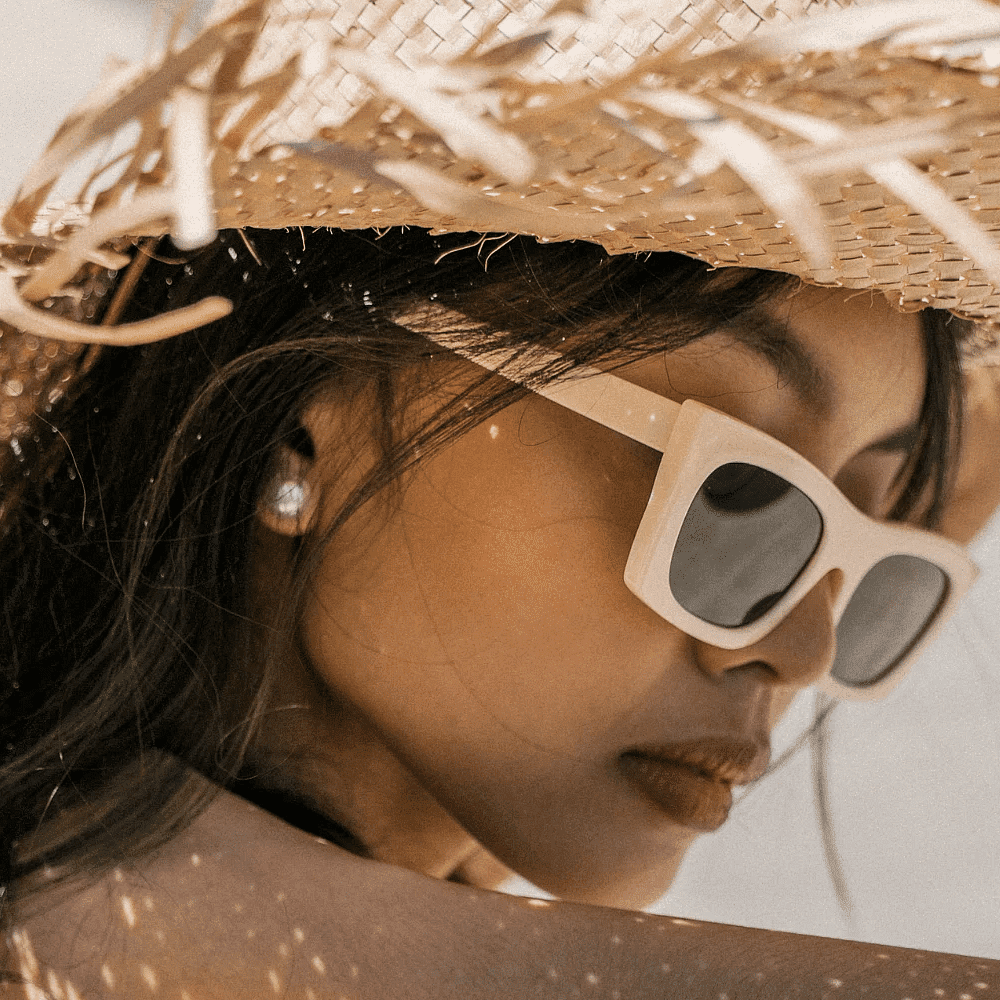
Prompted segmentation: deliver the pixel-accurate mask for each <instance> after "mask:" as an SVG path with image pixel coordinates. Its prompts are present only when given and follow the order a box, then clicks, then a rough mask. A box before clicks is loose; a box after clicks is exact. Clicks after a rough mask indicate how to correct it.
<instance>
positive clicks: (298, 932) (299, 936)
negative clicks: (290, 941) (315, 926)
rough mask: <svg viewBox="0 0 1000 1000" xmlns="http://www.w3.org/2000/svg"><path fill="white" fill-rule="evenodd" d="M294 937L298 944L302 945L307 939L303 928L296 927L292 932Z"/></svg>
mask: <svg viewBox="0 0 1000 1000" xmlns="http://www.w3.org/2000/svg"><path fill="white" fill-rule="evenodd" d="M292 937H293V938H295V943H296V944H302V942H303V941H305V939H306V932H305V931H304V930H303V929H302V928H301V927H296V928H295V929H294V930H293V931H292Z"/></svg>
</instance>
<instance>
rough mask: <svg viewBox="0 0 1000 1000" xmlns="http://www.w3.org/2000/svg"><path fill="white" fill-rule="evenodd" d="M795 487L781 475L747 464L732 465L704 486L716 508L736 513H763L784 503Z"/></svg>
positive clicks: (737, 463)
mask: <svg viewBox="0 0 1000 1000" xmlns="http://www.w3.org/2000/svg"><path fill="white" fill-rule="evenodd" d="M791 488H792V487H791V486H790V485H789V484H788V483H787V482H785V480H784V479H782V478H781V476H776V475H775V474H774V473H773V472H768V470H767V469H762V468H760V466H758V465H750V464H748V463H746V462H729V463H728V464H726V465H722V466H720V467H719V468H718V469H716V470H715V471H714V472H713V473H712V474H711V475H710V476H709V477H708V478H707V479H706V480H705V482H704V483H703V484H702V491H703V494H704V496H705V498H706V500H707V501H708V502H709V504H711V506H712V507H713V508H715V509H716V510H719V511H727V512H729V513H733V514H740V513H746V512H748V511H752V510H761V509H763V508H764V507H767V506H769V505H770V504H772V503H774V502H775V501H777V500H780V499H781V498H782V497H783V496H785V494H786V493H788V491H789V490H790V489H791Z"/></svg>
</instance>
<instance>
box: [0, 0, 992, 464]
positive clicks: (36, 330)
mask: <svg viewBox="0 0 1000 1000" xmlns="http://www.w3.org/2000/svg"><path fill="white" fill-rule="evenodd" d="M182 22H183V18H182V16H181V14H180V13H178V14H177V16H176V17H175V19H174V21H173V22H172V23H171V25H170V30H169V31H168V32H167V35H168V37H167V39H166V42H165V45H164V46H163V48H162V50H161V51H160V52H158V53H155V54H151V55H150V56H149V57H148V58H147V59H146V60H145V61H144V62H143V63H142V64H141V65H138V66H132V67H128V68H125V69H120V70H118V71H117V72H115V73H114V74H112V75H110V76H109V77H108V78H107V79H106V80H105V81H104V82H103V83H102V85H101V86H100V87H99V88H98V90H97V91H96V92H95V93H94V94H92V95H91V96H90V97H89V98H87V100H85V101H84V102H83V103H82V104H81V105H80V106H79V107H78V108H77V109H76V110H75V112H74V113H73V114H72V115H71V116H70V117H69V118H68V119H67V120H66V122H65V123H64V125H63V126H62V128H61V129H60V130H59V132H58V133H57V135H56V137H55V138H54V139H53V141H52V144H51V145H50V147H49V149H48V150H47V152H46V153H45V154H44V155H43V156H42V158H41V160H40V161H39V162H38V163H37V164H36V165H35V167H34V168H33V170H32V171H31V172H30V174H29V176H28V177H27V178H25V180H24V183H23V185H22V187H21V189H20V192H19V194H18V195H17V197H16V199H15V200H14V202H13V203H12V204H11V205H10V206H9V207H8V208H7V210H6V212H5V213H4V215H3V220H2V226H3V231H2V233H0V321H2V322H3V324H6V325H5V326H4V327H3V336H2V337H0V379H2V388H0V439H6V440H9V441H11V442H12V447H13V448H14V450H15V453H16V452H17V450H18V447H19V446H18V437H19V435H24V434H25V433H26V432H27V431H28V430H29V429H30V426H31V423H30V413H31V412H32V411H38V410H43V409H44V408H45V407H46V406H48V405H50V404H51V402H52V401H53V400H55V399H56V398H57V397H58V396H59V395H60V394H61V393H62V392H63V391H64V390H65V387H66V385H67V384H72V382H73V379H74V378H75V376H76V373H77V372H78V370H79V367H80V365H81V358H82V357H83V354H82V352H81V347H80V343H81V342H85V341H86V342H91V343H93V342H111V343H115V342H117V343H138V342H143V341H148V340H152V339H158V338H161V337H164V336H171V335H173V334H176V333H178V332H181V331H183V330H186V329H191V328H192V327H194V326H197V325H200V324H202V323H204V322H208V321H210V320H212V319H214V318H217V317H219V316H221V315H223V314H224V313H225V312H226V310H227V309H228V304H227V303H225V302H224V301H223V300H220V299H209V300H206V301H205V302H203V303H202V304H201V305H199V306H195V307H191V308H189V309H188V310H185V311H182V312H180V313H168V314H166V315H164V316H161V317H157V318H155V319H153V320H150V321H148V322H147V323H144V324H138V325H134V326H131V327H115V326H114V325H113V323H112V325H109V322H108V321H109V319H110V320H112V321H113V319H114V316H115V315H116V313H117V311H118V308H117V303H112V305H111V307H110V309H109V308H107V299H108V296H109V293H110V292H111V290H112V289H113V287H114V284H113V280H112V277H113V272H115V271H116V270H118V269H121V268H123V267H125V266H126V265H127V263H128V260H129V258H128V256H126V255H124V251H126V250H127V249H128V248H130V247H131V246H132V245H133V244H134V242H135V240H136V239H137V238H141V237H147V236H158V235H162V234H166V233H169V234H170V235H171V236H172V238H173V240H174V243H175V244H176V245H177V246H178V247H180V248H182V249H192V248H195V247H197V246H200V245H203V244H205V243H207V242H209V241H211V239H212V238H213V236H214V234H215V232H216V230H217V229H223V228H236V227H285V226H334V227H341V228H361V227H371V226H374V227H383V226H385V227H388V226H396V225H404V224H411V225H418V226H423V227H426V228H428V229H431V230H434V231H437V232H467V231H473V232H477V233H482V234H492V236H491V237H490V238H493V237H495V238H497V239H500V238H501V237H502V236H503V235H506V234H514V233H524V234H531V235H534V236H536V237H538V238H539V239H542V240H566V239H585V240H591V241H595V242H598V243H600V244H602V245H603V246H605V247H606V248H607V249H608V250H609V251H610V252H611V253H624V252H636V251H642V252H646V251H651V250H674V251H679V252H682V253H685V254H690V255H693V256H695V257H699V258H701V259H702V260H705V261H708V262H710V263H712V264H714V265H719V266H748V267H758V268H768V269H777V270H781V271H787V272H791V273H794V274H798V275H800V276H802V277H803V278H804V279H806V280H808V281H811V282H814V283H817V284H829V285H840V286H844V287H847V288H870V289H876V290H880V291H882V292H884V293H885V294H886V295H887V296H888V297H889V299H890V301H892V302H893V303H894V304H896V305H897V306H899V307H900V308H902V309H919V308H923V307H924V306H927V305H934V306H937V307H940V308H946V309H951V310H953V311H954V312H956V313H958V314H960V315H962V316H966V317H970V318H978V319H986V320H989V319H992V318H995V317H997V316H1000V245H998V237H997V235H995V234H996V233H998V232H1000V110H998V109H1000V103H998V98H1000V92H998V84H1000V73H998V70H1000V6H996V5H994V4H993V3H990V2H987V0H947V2H946V3H944V2H941V0H883V2H870V3H858V4H853V5H852V4H850V3H848V2H847V0H844V2H843V3H837V2H836V0H830V2H811V0H775V2H773V3H768V2H766V0H603V2H601V0H342V2H340V0H249V2H247V0H222V2H221V3H219V4H218V5H217V7H216V10H215V11H214V13H213V15H212V17H211V18H210V20H209V23H208V25H207V26H206V27H204V28H203V29H202V30H201V31H200V32H199V33H197V34H196V35H195V36H194V37H193V38H191V39H190V40H188V41H187V42H185V43H183V44H182V43H181V42H180V41H179V40H178V39H179V38H180V37H181V35H182V34H183V33H184V26H183V23H182ZM116 135H117V136H118V137H119V138H118V144H117V145H114V144H113V143H112V140H113V139H114V137H115V136H116ZM109 144H110V145H109ZM88 155H89V156H90V157H91V158H92V159H91V166H90V168H89V169H90V174H89V176H87V175H86V171H85V172H84V175H83V177H82V179H81V174H80V170H81V168H80V166H79V164H80V163H85V162H87V160H86V158H87V156H88ZM94 157H96V161H95V160H94ZM74 171H75V173H74ZM73 177H75V178H76V179H75V181H73V182H72V183H73V184H75V185H76V187H75V188H73V187H70V189H69V190H66V187H67V184H68V183H69V182H68V181H67V178H73ZM119 286H121V282H119ZM122 294H124V292H123V291H122V289H121V287H119V295H118V298H119V299H121V296H122ZM101 312H103V313H104V320H103V325H100V326H98V325H95V324H94V317H96V316H97V315H99V314H100V313H101ZM48 338H55V339H48Z"/></svg>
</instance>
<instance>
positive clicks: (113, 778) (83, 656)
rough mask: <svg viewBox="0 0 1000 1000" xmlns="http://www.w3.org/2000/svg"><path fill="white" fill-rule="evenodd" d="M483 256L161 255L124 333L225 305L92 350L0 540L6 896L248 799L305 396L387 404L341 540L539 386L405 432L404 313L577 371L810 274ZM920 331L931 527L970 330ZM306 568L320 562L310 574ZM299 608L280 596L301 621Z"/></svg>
mask: <svg viewBox="0 0 1000 1000" xmlns="http://www.w3.org/2000/svg"><path fill="white" fill-rule="evenodd" d="M470 240H473V242H475V244H476V245H477V246H478V247H479V252H478V253H476V252H473V251H472V250H470V249H468V246H467V245H468V244H469V243H470ZM463 244H465V245H466V247H465V249H462V247H463ZM489 247H490V244H488V243H485V242H484V241H482V240H481V239H480V238H478V237H475V238H473V237H464V238H463V237H461V236H454V235H452V236H449V237H441V238H434V237H431V236H430V235H428V234H427V233H425V232H423V231H420V230H406V231H392V232H390V233H388V234H378V233H373V232H356V233H355V232H347V233H345V232H339V231H328V230H315V231H305V230H291V231H267V232H264V231H261V232H253V233H252V234H246V235H244V234H242V233H238V232H231V233H227V234H225V235H223V236H221V237H220V239H219V240H218V241H217V242H216V243H215V244H214V245H213V246H212V247H210V248H208V249H207V250H205V251H204V252H201V253H199V254H196V255H193V256H190V257H189V258H187V259H185V260H176V259H170V254H171V250H170V249H169V248H168V249H166V250H164V249H163V248H161V249H160V250H159V251H158V255H159V257H160V258H161V259H157V260H153V261H151V262H150V264H149V266H148V268H147V270H146V272H145V274H144V275H143V277H142V279H141V281H140V282H139V284H138V286H137V287H136V290H135V292H134V295H133V296H132V298H131V302H130V304H129V306H128V308H127V311H126V314H125V316H124V317H123V318H124V319H126V320H129V319H138V318H141V317H144V316H148V315H151V314H154V313H157V312H160V311H162V310H163V309H165V308H175V307H178V306H181V305H184V304H187V303H190V302H192V301H195V300H197V299H199V298H201V297H203V296H204V295H206V294H221V295H225V296H227V297H228V298H230V299H231V300H232V301H233V302H234V304H235V310H234V312H233V314H232V316H231V317H229V318H227V319H225V320H223V321H220V322H218V323H215V324H212V325H211V326H209V327H207V328H205V329H201V330H197V331H194V332H191V333H188V334H186V335H184V336H181V337H177V338H175V339H173V340H168V341H165V342H162V343H157V344H152V345H149V346H146V347H142V348H128V349H120V348H119V349H112V348H105V349H103V350H102V351H101V352H100V354H99V356H98V358H97V360H96V362H95V363H94V364H93V365H92V366H91V367H90V369H89V370H88V371H87V373H86V374H85V376H83V381H82V382H81V384H80V389H81V391H80V392H79V393H77V394H75V396H74V399H73V400H71V401H69V402H68V403H67V405H66V406H65V407H64V408H63V409H62V411H61V412H58V413H57V414H55V415H53V416H52V417H51V423H52V426H51V433H49V432H48V431H46V432H45V434H46V435H47V437H46V438H45V439H44V440H43V441H42V442H41V444H42V447H40V448H39V457H38V459H37V460H36V461H35V463H34V467H33V469H32V470H31V472H32V474H31V475H29V476H28V478H27V479H26V480H25V481H24V484H23V492H22V493H21V494H20V496H19V501H18V504H17V505H16V507H15V508H14V509H12V510H11V511H9V512H8V513H7V515H6V517H5V519H4V522H3V525H2V530H3V540H2V551H0V561H2V565H0V588H2V595H3V612H4V615H5V619H4V620H5V623H6V628H5V630H4V632H3V639H2V642H3V651H2V655H0V663H2V668H0V669H2V675H0V731H2V733H3V739H2V741H0V803H2V810H0V885H2V886H6V887H8V892H7V897H6V898H7V899H8V900H9V899H10V898H11V897H12V895H13V894H14V893H13V892H12V891H10V890H11V889H16V891H17V893H18V894H22V895H23V894H25V893H27V892H29V891H31V887H32V886H33V885H34V884H35V883H36V882H38V881H39V880H38V879H36V878H35V876H38V875H39V874H40V873H41V871H42V869H43V868H45V867H51V869H52V873H53V874H54V876H55V880H58V878H60V877H63V876H72V875H77V874H86V873H88V872H92V873H96V872H99V871H102V870H104V869H106V868H107V867H108V866H110V865H113V864H121V863H127V862H128V860H129V859H130V858H136V857H138V856H140V855H141V854H142V853H143V852H145V851H146V850H148V849H150V848H152V847H154V846H156V845H158V844H160V843H163V842H164V841H166V840H167V839H169V837H170V836H172V835H173V833H174V832H175V831H177V830H178V829H180V828H181V827H182V826H183V825H184V824H185V823H186V822H188V821H189V820H190V819H191V818H193V816H194V815H196V814H197V811H198V810H199V809H200V808H202V807H203V806H204V804H205V801H206V799H205V795H206V793H205V792H204V789H203V786H201V785H198V786H195V785H193V784H192V783H191V782H190V781H189V779H188V777H187V776H188V775H189V774H190V773H191V771H194V772H198V773H200V774H202V775H204V776H206V777H208V778H209V779H211V781H212V782H214V783H216V784H218V785H221V786H225V787H230V788H236V790H241V780H243V778H245V773H244V764H245V761H246V759H247V754H248V748H250V746H251V745H252V743H253V740H254V735H255V732H256V729H257V726H258V722H259V720H260V717H261V713H262V712H263V710H264V707H265V705H266V704H267V699H268V691H269V689H270V684H271V673H270V670H271V668H270V665H269V660H268V657H267V656H266V655H261V654H260V653H259V651H258V650H256V649H255V648H254V645H253V642H252V641H251V639H250V637H249V629H248V628H247V627H246V622H247V617H248V615H249V614H250V603H249V601H248V594H247V575H248V574H247V572H246V569H247V560H248V553H249V551H250V539H251V528H252V524H253V515H254V512H255V507H256V503H257V500H258V494H259V491H260V489H261V487H262V484H263V483H265V482H266V481H267V479H268V476H269V470H270V468H271V463H272V462H273V457H274V454H275V451H276V449H277V448H278V446H279V445H280V444H282V443H285V444H288V445H290V446H291V447H294V448H298V449H300V450H307V449H308V448H309V447H310V445H309V441H308V438H307V436H305V435H304V432H303V430H302V428H301V425H300V415H301V414H302V412H303V409H304V407H305V406H306V404H307V403H308V402H309V400H310V399H312V398H314V397H315V396H316V394H317V393H320V392H337V393H339V394H341V395H342V396H343V398H345V399H348V400H349V399H354V398H357V399H360V398H361V397H362V396H363V397H364V398H365V400H366V401H367V400H373V401H374V403H375V405H374V406H371V405H366V406H364V407H358V414H359V420H360V419H364V420H367V421H370V430H371V431H372V432H373V434H374V440H375V441H376V442H377V443H378V444H379V447H380V449H381V453H380V460H379V461H378V462H377V464H376V466H375V468H374V470H373V472H372V473H371V475H370V476H369V477H368V478H367V480H366V481H365V482H364V483H363V484H362V485H361V486H360V487H359V488H358V489H357V490H356V491H355V492H354V494H353V495H352V496H351V497H350V498H349V500H348V501H347V503H346V504H345V506H344V509H343V510H342V511H341V513H340V516H339V518H338V519H337V521H336V523H335V525H334V530H336V528H337V526H339V525H341V524H343V522H344V521H345V520H346V519H347V518H348V517H350V516H351V514H352V513H354V512H355V511H357V510H358V509H359V508H361V507H362V506H363V505H364V504H366V503H367V502H368V501H369V500H371V499H372V498H373V497H375V496H376V495H378V494H379V493H380V492H381V491H382V490H384V489H385V488H386V487H387V486H389V485H391V484H393V483H395V482H398V481H399V478H400V476H401V474H402V473H404V472H405V471H406V470H407V469H408V468H410V467H411V466H412V465H413V464H414V463H415V462H416V461H418V459H419V457H420V456H421V455H427V454H429V453H431V452H432V451H433V450H434V449H435V448H439V447H441V446H442V444H444V443H445V442H447V441H448V440H449V439H451V438H453V437H454V436H455V435H458V434H461V433H462V432H463V431H464V430H465V429H467V428H468V427H470V426H472V425H474V424H476V423H478V422H480V421H482V420H483V419H485V418H486V417H487V416H488V415H490V414H492V413H494V412H496V411H498V410H499V409H501V408H502V407H504V406H506V405H509V404H510V403H511V402H513V401H514V400H515V399H517V398H518V397H520V396H522V395H523V394H524V392H525V390H524V389H523V388H521V387H518V386H516V385H513V384H510V383H507V382H503V381H502V380H498V379H496V378H494V377H491V376H489V375H487V374H485V373H484V375H483V378H482V380H481V381H480V382H479V383H477V384H476V385H474V386H472V387H471V388H467V389H465V390H464V391H463V392H462V394H461V395H460V396H459V398H457V399H453V400H452V401H451V402H450V403H449V404H448V405H446V406H445V407H444V408H443V409H442V410H441V411H440V412H439V413H437V414H436V415H435V416H434V417H433V418H432V419H431V420H429V421H427V422H425V423H423V424H422V425H421V426H420V427H419V428H417V429H416V430H415V431H407V432H406V433H405V434H403V433H402V432H401V431H400V426H401V422H400V421H399V419H398V417H399V414H400V413H401V412H403V411H405V409H406V406H407V404H408V402H409V401H410V400H412V399H415V398H417V397H420V396H421V395H423V394H425V393H426V392H427V391H428V389H429V387H431V386H433V385H435V384H437V383H436V381H435V380H436V379H439V378H440V377H441V376H440V375H439V374H438V372H439V366H438V365H437V364H435V363H429V361H430V359H432V358H433V356H434V355H435V353H436V354H437V355H438V356H440V355H441V351H440V350H439V349H435V348H434V346H433V345H432V344H430V343H429V342H428V341H427V340H426V339H425V338H423V337H421V336H420V335H418V334H416V333H413V332H411V331H409V330H407V329H404V328H403V327H402V326H400V325H399V324H398V323H396V322H395V321H394V320H395V319H396V318H398V317H399V316H400V315H401V314H403V313H406V312H413V311H414V310H420V309H426V307H427V305H428V303H430V302H435V303H437V304H440V305H444V306H446V307H448V309H450V310H454V311H456V312H458V313H460V314H461V315H463V316H465V317H468V321H469V330H470V331H473V332H474V335H475V336H476V338H477V339H478V340H479V342H481V343H482V344H483V345H484V346H488V345H504V346H513V347H521V346H524V345H529V344H543V345H550V346H555V345H558V346H559V347H560V350H562V351H563V352H564V357H565V361H564V363H563V367H572V366H573V365H577V364H580V363H592V362H593V361H595V360H596V359H601V360H602V361H604V362H608V361H611V362H612V363H614V362H618V361H620V362H622V363H624V362H627V361H629V360H633V359H635V358H638V357H641V356H644V355H648V354H650V353H653V352H659V351H664V350H670V349H674V348H676V347H679V346H681V345H682V344H685V343H688V342H690V341H691V340H693V339H695V338H697V337H699V336H702V335H704V334H705V333H707V332H709V331H711V330H713V329H716V328H717V327H718V326H719V324H720V323H722V322H724V321H725V320H727V319H731V318H733V317H734V316H736V315H739V314H740V313H742V312H744V311H746V310H748V309H751V308H752V307H754V306H755V305H756V304H758V303H759V302H761V301H762V300H763V299H765V298H766V297H768V296H771V295H773V294H775V293H776V292H777V291H779V290H780V289H782V288H784V287H786V286H790V285H791V286H794V284H795V280H796V279H793V278H789V277H788V276H786V275H781V274H774V273H765V272H759V271H752V270H745V269H723V270H714V271H713V270H711V269H710V268H708V267H707V266H706V265H704V264H701V263H699V262H696V261H693V260H690V259H688V258H685V257H681V256H677V255H673V254H665V253H663V254H654V255H650V256H645V257H637V256H621V257H609V256H607V254H606V253H605V252H604V251H603V250H601V249H599V248H597V247H594V246H591V245H589V244H579V243H572V244H570V243H566V244H549V245H542V244H539V243H536V242H535V241H533V240H530V239H524V238H518V239H515V240H512V241H509V242H507V243H506V244H504V245H503V246H502V247H501V248H499V249H497V250H496V252H494V253H490V254H489V256H488V262H487V260H486V257H487V253H488V251H489ZM164 255H165V256H164ZM923 326H924V332H925V338H924V339H925V343H926V347H927V355H928V372H929V379H928V385H927V392H926V398H925V401H924V407H923V414H922V428H923V432H922V439H921V442H920V446H919V448H918V449H917V450H916V452H915V453H914V456H913V458H912V460H911V461H910V462H909V464H908V466H907V469H906V470H905V486H904V487H903V488H902V490H901V494H900V500H899V503H898V504H897V506H896V509H895V511H894V516H895V517H898V518H902V517H909V516H911V515H913V514H914V512H919V514H920V516H921V517H922V518H923V519H924V520H925V521H927V522H933V520H934V518H935V517H936V516H937V515H938V514H939V512H940V509H941V504H942V501H943V497H944V491H945V484H946V480H947V474H948V465H949V455H950V449H951V447H952V445H953V442H954V434H955V422H956V419H957V417H956V414H957V405H958V398H959V392H960V372H959V367H958V350H957V340H958V334H959V332H960V330H962V329H964V328H963V325H962V324H960V323H958V322H957V321H956V322H952V321H951V317H948V316H947V315H945V314H941V313H933V312H927V313H925V314H924V324H923ZM445 367H447V366H445ZM361 414H364V416H363V417H362V416H361ZM367 429H368V428H365V430H367ZM18 475H19V476H20V471H19V473H18ZM9 485H10V484H9V483H7V484H5V488H9ZM314 556H315V552H314V551H313V552H311V551H310V550H309V549H308V548H307V547H305V546H303V548H302V550H301V552H300V560H299V564H298V573H297V579H298V580H299V581H300V583H302V582H303V581H305V580H306V579H307V577H308V570H309V566H310V559H311V558H313V557H314ZM297 599H298V595H297V594H296V593H293V594H291V595H289V597H288V602H289V612H290V613H294V606H295V602H296V600H297ZM241 775H242V777H241ZM42 881H44V880H42Z"/></svg>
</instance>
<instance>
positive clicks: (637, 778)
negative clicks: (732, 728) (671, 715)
mask: <svg viewBox="0 0 1000 1000" xmlns="http://www.w3.org/2000/svg"><path fill="white" fill-rule="evenodd" d="M769 759H770V747H769V746H768V744H767V743H756V742H754V741H750V740H747V741H743V740H721V739H709V740H692V741H687V742H683V743H669V744H662V745H656V746H642V747H635V748H633V749H632V750H629V751H627V752H626V753H624V754H622V755H621V756H620V757H619V758H618V765H619V767H620V769H621V771H622V773H623V774H624V775H625V777H626V778H627V779H628V780H629V781H630V782H631V783H632V784H633V785H635V786H636V787H637V788H638V789H639V791H641V792H642V793H643V794H644V795H645V796H646V798H647V799H649V800H650V801H651V802H652V803H653V805H655V806H657V807H658V808H659V809H660V810H661V811H662V812H664V813H666V814H667V815H668V816H669V817H670V818H671V819H672V820H674V821H675V822H676V823H679V824H681V825H682V826H686V827H689V828H690V829H692V830H698V831H701V832H708V831H711V830H717V829H718V828H719V827H720V826H722V824H723V823H725V821H726V819H727V818H728V816H729V810H730V809H731V808H732V804H733V792H732V787H733V785H745V784H747V783H749V782H751V781H756V780H757V779H758V778H759V777H760V776H761V775H762V774H763V773H764V772H765V771H766V770H767V764H768V761H769Z"/></svg>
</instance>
